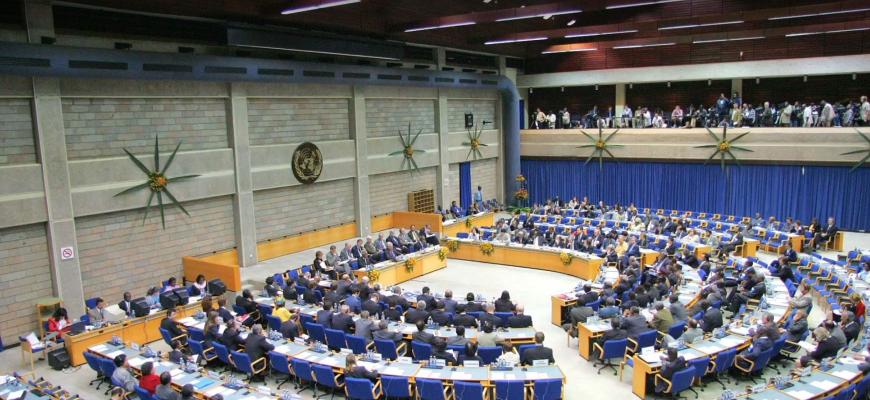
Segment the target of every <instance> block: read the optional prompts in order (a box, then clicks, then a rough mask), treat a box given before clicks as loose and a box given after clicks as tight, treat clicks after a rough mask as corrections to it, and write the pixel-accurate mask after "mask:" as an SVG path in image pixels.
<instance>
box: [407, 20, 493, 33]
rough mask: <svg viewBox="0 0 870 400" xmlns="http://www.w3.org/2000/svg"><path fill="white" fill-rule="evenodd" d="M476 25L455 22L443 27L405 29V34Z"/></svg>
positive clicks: (471, 22)
mask: <svg viewBox="0 0 870 400" xmlns="http://www.w3.org/2000/svg"><path fill="white" fill-rule="evenodd" d="M476 23H477V22H474V21H466V22H455V23H452V24H444V25H433V26H422V27H419V28H410V29H405V32H419V31H428V30H432V29H443V28H455V27H457V26H467V25H474V24H476Z"/></svg>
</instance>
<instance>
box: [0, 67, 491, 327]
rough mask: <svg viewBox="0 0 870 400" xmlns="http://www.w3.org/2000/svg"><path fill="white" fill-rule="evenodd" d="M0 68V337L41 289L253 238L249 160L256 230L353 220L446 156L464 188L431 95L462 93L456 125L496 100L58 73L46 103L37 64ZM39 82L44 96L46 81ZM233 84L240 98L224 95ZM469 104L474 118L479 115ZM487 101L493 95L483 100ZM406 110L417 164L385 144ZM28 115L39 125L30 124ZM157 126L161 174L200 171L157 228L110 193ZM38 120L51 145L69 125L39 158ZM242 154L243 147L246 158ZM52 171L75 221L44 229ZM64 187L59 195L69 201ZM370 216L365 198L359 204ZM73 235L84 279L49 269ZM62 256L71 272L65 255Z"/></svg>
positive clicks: (158, 268) (125, 183)
mask: <svg viewBox="0 0 870 400" xmlns="http://www.w3.org/2000/svg"><path fill="white" fill-rule="evenodd" d="M19 80H20V81H21V82H18V81H19ZM8 82H13V83H15V82H18V84H7V83H8ZM41 82H42V83H43V85H42V86H41V87H43V88H50V87H51V85H50V84H48V85H46V83H51V81H46V80H42V81H41ZM0 83H3V85H0V183H3V185H0V215H3V216H15V218H0V260H3V262H2V265H0V293H2V294H0V312H2V316H0V334H2V336H3V339H4V340H7V341H9V340H12V339H10V337H12V338H14V336H12V335H17V334H19V333H24V332H28V331H32V330H36V329H37V326H36V325H35V324H34V322H35V320H34V312H33V309H32V306H33V303H34V300H35V299H36V298H39V297H46V296H51V295H65V296H66V297H67V298H65V301H67V302H68V304H76V303H78V304H81V303H80V302H81V300H83V299H80V298H79V297H80V296H81V297H84V299H86V298H90V297H96V296H101V297H104V298H106V299H107V300H109V301H111V302H116V301H118V300H119V299H120V298H121V295H122V293H123V292H124V291H131V292H132V293H133V294H134V295H135V296H141V295H143V294H144V292H145V291H146V290H147V288H148V287H150V286H154V285H158V284H159V282H160V281H162V280H164V279H166V278H167V277H169V276H177V277H179V276H181V272H182V266H181V258H182V257H183V256H189V255H193V256H195V255H202V254H207V253H210V252H214V251H220V250H225V249H229V248H233V247H240V248H244V247H245V246H252V244H251V243H245V242H246V241H247V242H253V240H251V238H249V237H246V239H239V238H238V237H236V236H237V233H236V231H237V229H236V228H237V227H236V226H234V224H235V223H236V222H235V219H234V213H235V212H236V207H235V204H234V200H235V198H234V197H233V196H235V194H234V191H235V190H237V189H236V188H237V187H238V186H237V185H238V184H239V182H238V181H243V180H244V179H247V178H246V177H245V174H248V175H250V179H252V181H253V182H254V184H253V188H254V190H255V191H254V192H253V201H252V202H241V204H242V205H241V207H246V208H245V209H244V210H243V211H244V212H245V213H246V214H245V215H244V216H243V217H239V218H240V220H241V218H244V221H242V222H239V223H240V227H243V228H246V229H238V231H244V232H251V233H252V234H253V235H254V236H255V239H256V240H266V239H269V238H275V237H281V236H284V235H288V234H294V233H299V232H305V231H310V230H313V229H319V228H324V227H327V226H333V225H339V224H343V223H347V222H353V221H354V220H355V219H356V218H358V216H357V213H358V209H362V210H367V211H370V212H371V214H372V215H379V214H384V213H388V212H391V211H397V210H407V193H408V192H410V191H414V190H419V189H436V188H438V185H443V184H444V182H436V171H437V170H438V168H439V167H438V165H439V163H440V162H444V163H445V164H446V163H454V164H452V165H449V167H448V166H447V165H445V167H448V168H446V169H448V173H447V174H446V176H445V180H446V183H447V185H446V186H443V187H441V189H443V190H444V192H445V195H446V197H447V198H448V199H450V200H453V199H455V200H458V199H459V166H458V164H456V162H459V160H460V159H461V157H460V154H459V153H462V154H461V156H464V155H465V150H464V149H461V148H459V147H458V144H457V143H455V142H456V141H457V140H459V138H458V137H457V135H463V133H458V134H457V133H454V134H453V135H451V137H450V139H448V140H447V142H448V143H447V147H446V148H444V149H445V150H446V151H447V153H448V156H447V157H446V161H443V159H442V157H440V156H441V155H440V154H439V150H440V149H442V146H444V144H443V143H441V141H440V139H443V138H439V137H438V134H437V133H435V126H436V125H437V124H436V121H437V119H438V117H439V115H438V114H437V113H436V100H435V99H436V98H437V97H438V96H439V95H442V96H445V97H446V98H447V99H457V100H456V101H455V102H454V101H453V100H448V101H449V102H451V106H452V107H448V108H450V109H451V110H452V113H453V115H452V116H451V117H450V118H452V120H454V122H456V121H458V125H459V126H460V127H461V126H462V123H463V114H464V112H465V111H466V108H467V107H471V108H475V107H476V106H473V105H470V104H472V103H475V102H480V103H482V104H483V105H482V106H480V107H481V108H482V109H486V108H488V106H487V105H494V104H495V103H496V102H495V101H493V99H494V98H496V97H495V95H494V92H493V91H485V92H481V91H473V92H471V91H464V90H447V91H442V92H438V91H435V90H433V89H431V88H400V87H388V86H383V87H382V86H377V87H367V88H364V90H360V91H355V90H352V88H351V87H349V86H340V85H331V86H329V85H326V86H325V85H296V84H283V85H277V84H260V83H246V84H244V85H236V84H227V83H226V82H192V81H184V82H182V81H123V80H89V79H68V78H61V79H59V80H58V82H57V84H58V85H57V89H54V90H57V92H56V93H58V95H59V97H60V99H61V101H60V104H59V106H58V107H55V106H54V105H57V103H54V104H51V103H52V101H53V100H52V99H50V98H45V99H40V100H39V101H37V102H35V103H34V101H33V98H32V96H33V90H34V80H33V79H31V78H20V79H19V78H15V79H13V78H10V77H3V76H0ZM234 88H236V89H240V90H239V91H238V92H236V91H235V90H233V89H234ZM39 93H40V95H45V96H54V93H55V92H54V91H51V90H49V91H47V92H46V91H43V92H39ZM239 93H241V96H247V97H246V99H243V100H242V101H243V102H244V105H245V106H247V107H239V106H238V104H239V103H238V102H235V101H236V100H237V99H238V97H236V96H239ZM357 93H360V94H359V95H361V96H363V97H364V98H365V99H366V107H364V108H362V109H357V110H354V112H355V115H354V116H351V115H350V111H351V109H350V101H351V99H352V98H353V96H355V95H357ZM231 96H232V97H231ZM231 98H232V99H233V100H232V101H233V102H234V103H233V104H234V105H235V106H234V107H229V105H230V103H231ZM47 103H48V105H46V104H47ZM466 103H468V104H467V105H466ZM34 107H40V113H35V114H34V112H33V111H34V110H33V108H34ZM245 110H247V111H245ZM444 112H448V110H447V109H445V110H444ZM474 112H475V113H476V118H489V117H488V116H482V115H483V114H480V113H479V112H477V111H474ZM494 114H495V110H494V108H493V109H492V111H491V112H490V114H489V115H494ZM34 115H35V117H34ZM444 117H447V116H444ZM37 118H39V120H37ZM450 118H448V119H450ZM409 119H410V120H411V121H412V130H413V131H414V132H416V130H417V129H421V128H422V130H423V133H424V136H422V137H421V139H420V141H419V142H418V143H417V146H416V147H417V149H425V150H426V153H421V154H420V155H419V156H417V157H415V158H416V159H417V162H418V163H419V164H420V166H421V167H422V169H420V170H419V171H418V172H415V173H413V174H412V173H410V172H408V171H397V169H399V165H400V158H401V157H398V156H393V157H389V156H387V155H386V154H388V153H389V152H392V151H394V150H396V149H398V147H397V146H398V138H396V135H397V132H398V131H399V130H400V129H403V130H407V121H408V120H409ZM354 120H356V121H361V122H362V120H364V124H363V125H362V127H363V128H364V129H365V130H366V137H367V139H366V146H365V149H366V150H365V151H364V152H363V153H362V155H361V156H362V157H366V159H367V163H368V165H366V168H364V169H362V170H363V171H367V173H369V174H370V177H369V180H368V183H367V184H365V185H363V188H364V189H363V190H367V191H368V192H369V195H370V201H365V200H362V199H356V198H355V194H354V191H355V189H356V187H357V184H358V182H357V180H356V176H355V175H356V173H357V169H356V168H355V166H356V163H357V162H356V157H357V154H355V152H354V149H355V143H354V138H352V137H351V129H350V124H351V121H354ZM40 121H41V122H40ZM54 121H58V122H60V121H62V122H63V125H62V127H63V130H62V131H60V132H58V131H57V129H53V128H54V127H55V126H57V125H53V123H54ZM234 121H235V122H236V123H237V124H236V125H235V126H234V128H235V129H236V130H235V131H234V133H235V134H236V135H237V136H235V139H236V140H237V141H239V143H237V145H239V146H241V147H239V148H237V149H232V148H231V146H232V145H233V143H232V142H231V141H230V140H229V136H230V135H229V134H228V133H229V130H230V123H231V122H234ZM58 125H60V124H58ZM36 126H42V127H44V129H43V130H42V131H38V130H37V129H35V127H36ZM46 127H47V128H46ZM46 132H48V133H46ZM459 132H464V129H459ZM158 133H159V134H160V140H161V146H160V151H161V152H162V153H163V156H164V158H163V161H165V159H166V156H167V154H166V153H168V152H170V151H171V150H173V149H174V147H175V145H177V144H178V142H179V141H180V140H183V145H182V147H181V150H180V153H179V157H178V158H177V159H176V160H175V163H174V164H173V168H172V171H174V172H172V171H171V172H170V176H176V175H180V174H187V173H195V174H201V176H200V177H199V178H197V179H194V180H190V181H187V182H185V183H183V184H182V186H180V187H178V188H177V190H173V192H174V193H175V195H176V196H177V197H178V199H179V200H180V201H181V202H182V203H183V204H184V206H185V207H186V208H187V210H188V211H189V212H190V214H191V216H190V217H188V216H186V215H184V214H183V213H182V212H181V211H179V210H177V209H175V208H174V207H169V208H168V209H167V214H166V229H165V230H163V228H162V227H161V226H160V217H159V211H158V210H157V209H156V208H152V210H151V211H150V214H149V217H148V219H147V221H145V222H144V223H143V222H142V217H143V214H144V210H143V209H142V206H143V205H144V202H145V200H146V199H147V192H146V191H142V192H140V193H137V194H130V195H128V196H125V197H123V198H116V197H112V196H113V195H114V194H115V193H118V192H119V191H121V190H123V189H125V188H128V187H130V186H132V185H133V184H134V183H138V182H141V180H142V176H141V174H139V173H138V172H136V169H135V167H133V166H132V165H131V164H130V163H129V161H128V160H126V159H125V155H124V153H123V150H122V148H124V147H126V148H128V149H129V150H131V151H132V152H133V153H134V154H136V155H138V156H139V158H140V159H141V160H142V161H143V162H145V164H146V165H147V166H150V161H151V160H150V155H151V153H152V151H153V140H154V136H155V135H156V134H158ZM488 134H489V135H492V134H493V133H492V132H490V133H488ZM494 134H495V135H497V133H494ZM38 135H42V136H43V137H48V138H51V139H50V140H49V142H48V143H49V145H51V141H52V140H53V141H55V142H59V141H60V140H63V141H64V142H63V143H64V144H66V146H67V153H66V155H67V159H66V160H64V159H63V157H53V158H50V159H48V162H47V163H46V164H37V158H39V157H38V155H37V151H38V148H37V147H36V146H35V144H36V143H38V141H37V139H36V137H37V136H38ZM46 135H48V136H46ZM51 135H53V136H51ZM303 141H314V142H317V143H318V146H319V147H320V148H321V152H322V153H323V156H324V161H325V168H324V171H323V174H322V175H321V177H320V180H319V181H318V182H317V183H316V184H314V185H299V184H298V183H297V182H296V181H295V179H294V178H293V176H292V174H291V170H290V155H291V154H292V151H293V147H294V144H295V143H300V142H303ZM487 141H488V142H489V143H495V142H496V141H497V139H493V138H487ZM488 156H490V157H491V156H492V155H491V154H490V155H488ZM236 157H239V158H243V157H251V161H250V164H249V166H247V167H245V165H244V164H245V163H244V162H241V161H239V160H236V159H235V158H236ZM28 164H29V165H28ZM64 164H65V165H64ZM60 167H62V168H60ZM46 171H66V173H68V174H69V178H68V179H69V187H68V188H64V189H63V190H59V191H58V190H55V191H54V192H53V193H49V194H50V195H51V196H52V199H53V201H54V202H55V203H56V206H57V207H62V206H64V205H65V202H70V203H71V204H70V206H71V209H72V213H73V217H74V224H75V229H74V230H71V232H70V233H69V235H67V236H64V237H60V236H58V237H55V238H54V239H52V238H50V237H48V236H47V234H46V231H47V228H46V226H48V225H46V222H48V223H52V222H51V220H49V218H50V215H49V214H48V213H47V212H45V211H44V210H45V209H46V205H47V204H48V202H47V200H46V195H45V193H44V190H43V189H44V185H45V183H44V182H43V180H42V179H41V174H42V173H45V172H46ZM237 173H239V174H241V175H240V176H236V174H237ZM52 174H54V172H52ZM267 188H268V189H267ZM256 189H260V190H256ZM67 190H68V191H69V192H66V191H67ZM66 196H68V199H69V200H64V197H66ZM154 202H155V203H156V199H155V201H154ZM167 202H168V199H167ZM248 204H250V205H248ZM247 207H251V208H252V209H253V210H249V209H248V208H247ZM36 209H39V210H42V212H41V213H40V212H36V211H34V210H36ZM360 213H361V214H363V213H362V212H360ZM19 215H27V216H28V217H27V218H17V216H19ZM367 217H368V214H367V213H365V215H364V216H362V217H361V218H367ZM53 223H54V224H57V223H58V221H57V220H54V222H53ZM73 237H74V238H75V243H76V245H77V248H76V250H77V258H76V260H75V262H77V263H78V265H77V266H76V271H75V274H80V276H81V279H82V292H80V293H78V290H76V292H77V293H75V294H74V295H71V294H69V293H68V292H63V290H61V292H60V293H55V292H54V289H53V288H52V282H51V279H52V278H51V277H52V276H55V275H59V276H66V275H63V274H58V273H57V271H55V269H58V268H63V265H65V264H59V263H58V262H57V261H52V260H51V259H50V251H52V250H54V251H58V247H59V246H62V245H66V243H68V242H69V241H70V240H71V238H73ZM22 271H26V274H27V275H26V277H25V275H24V274H23V273H22ZM62 271H64V272H63V273H67V274H68V273H70V271H71V270H70V269H63V270H62ZM34 276H37V277H40V278H39V279H33V277H34ZM76 277H78V275H76ZM76 287H78V286H77V284H76ZM82 295H83V296H82ZM79 307H80V305H79Z"/></svg>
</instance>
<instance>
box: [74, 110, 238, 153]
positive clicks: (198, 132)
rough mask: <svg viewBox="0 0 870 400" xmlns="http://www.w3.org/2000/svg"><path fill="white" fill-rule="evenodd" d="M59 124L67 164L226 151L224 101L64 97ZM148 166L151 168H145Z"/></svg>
mask: <svg viewBox="0 0 870 400" xmlns="http://www.w3.org/2000/svg"><path fill="white" fill-rule="evenodd" d="M62 104H63V121H64V129H65V133H66V145H67V157H68V158H69V159H70V160H75V159H82V158H102V157H120V156H124V152H123V150H122V148H127V149H128V150H130V152H131V153H133V154H150V153H153V152H154V137H155V136H159V138H160V143H161V145H160V150H161V151H172V150H173V149H174V148H175V146H176V145H177V144H178V142H179V141H180V140H182V141H184V144H183V148H184V150H187V151H189V150H205V149H219V148H226V147H228V144H227V129H226V103H225V101H224V100H223V99H213V98H162V99H160V98H158V99H153V98H138V99H136V98H64V99H63V101H62ZM145 165H146V166H150V165H149V164H145Z"/></svg>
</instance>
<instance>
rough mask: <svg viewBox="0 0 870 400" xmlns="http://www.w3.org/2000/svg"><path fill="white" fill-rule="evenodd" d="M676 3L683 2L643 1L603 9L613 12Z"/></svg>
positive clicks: (664, 0) (674, 0)
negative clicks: (619, 9) (620, 9)
mask: <svg viewBox="0 0 870 400" xmlns="http://www.w3.org/2000/svg"><path fill="white" fill-rule="evenodd" d="M678 1H683V0H657V1H644V2H641V3H628V4H614V5H612V6H607V7H605V8H606V9H608V10H615V9H617V8H629V7H643V6H651V5H655V4H664V3H676V2H678Z"/></svg>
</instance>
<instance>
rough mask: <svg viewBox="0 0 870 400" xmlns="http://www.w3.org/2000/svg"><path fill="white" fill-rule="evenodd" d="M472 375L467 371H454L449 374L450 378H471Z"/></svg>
mask: <svg viewBox="0 0 870 400" xmlns="http://www.w3.org/2000/svg"><path fill="white" fill-rule="evenodd" d="M471 377H472V375H471V374H469V373H468V372H460V371H457V372H454V373H452V374H450V379H471Z"/></svg>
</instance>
